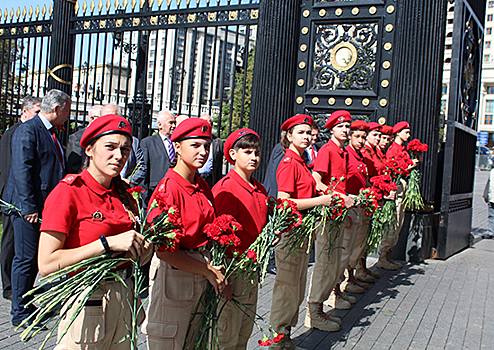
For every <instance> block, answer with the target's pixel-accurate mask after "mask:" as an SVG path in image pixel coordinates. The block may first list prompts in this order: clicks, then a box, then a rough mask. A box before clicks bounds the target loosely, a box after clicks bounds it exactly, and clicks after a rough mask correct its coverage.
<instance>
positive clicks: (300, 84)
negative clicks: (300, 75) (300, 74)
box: [297, 79, 305, 87]
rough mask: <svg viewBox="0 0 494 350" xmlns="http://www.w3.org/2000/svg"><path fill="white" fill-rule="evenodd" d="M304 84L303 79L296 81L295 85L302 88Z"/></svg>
mask: <svg viewBox="0 0 494 350" xmlns="http://www.w3.org/2000/svg"><path fill="white" fill-rule="evenodd" d="M304 84H305V80H304V79H299V80H298V81H297V85H298V86H300V87H302V86H304Z"/></svg>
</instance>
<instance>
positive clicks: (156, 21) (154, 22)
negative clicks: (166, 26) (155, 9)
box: [149, 16, 158, 26]
mask: <svg viewBox="0 0 494 350" xmlns="http://www.w3.org/2000/svg"><path fill="white" fill-rule="evenodd" d="M149 23H151V25H152V26H155V25H157V24H158V16H151V19H150V20H149Z"/></svg>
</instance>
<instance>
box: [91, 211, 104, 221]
mask: <svg viewBox="0 0 494 350" xmlns="http://www.w3.org/2000/svg"><path fill="white" fill-rule="evenodd" d="M91 216H92V217H93V221H96V222H100V221H103V214H101V212H100V211H99V210H96V211H95V212H94V213H93V215H91Z"/></svg>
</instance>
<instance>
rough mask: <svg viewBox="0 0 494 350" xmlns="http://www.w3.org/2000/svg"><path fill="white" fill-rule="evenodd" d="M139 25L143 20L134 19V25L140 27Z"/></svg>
mask: <svg viewBox="0 0 494 350" xmlns="http://www.w3.org/2000/svg"><path fill="white" fill-rule="evenodd" d="M139 23H141V19H140V18H134V19H133V20H132V24H133V25H134V26H138V25H139Z"/></svg>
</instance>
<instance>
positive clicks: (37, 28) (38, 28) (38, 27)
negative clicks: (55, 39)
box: [36, 25, 43, 33]
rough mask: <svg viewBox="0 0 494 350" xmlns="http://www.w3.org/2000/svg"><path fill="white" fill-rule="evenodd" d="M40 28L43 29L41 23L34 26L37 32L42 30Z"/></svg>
mask: <svg viewBox="0 0 494 350" xmlns="http://www.w3.org/2000/svg"><path fill="white" fill-rule="evenodd" d="M42 30H43V27H42V26H41V25H39V26H36V31H37V32H38V33H41V31H42Z"/></svg>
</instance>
